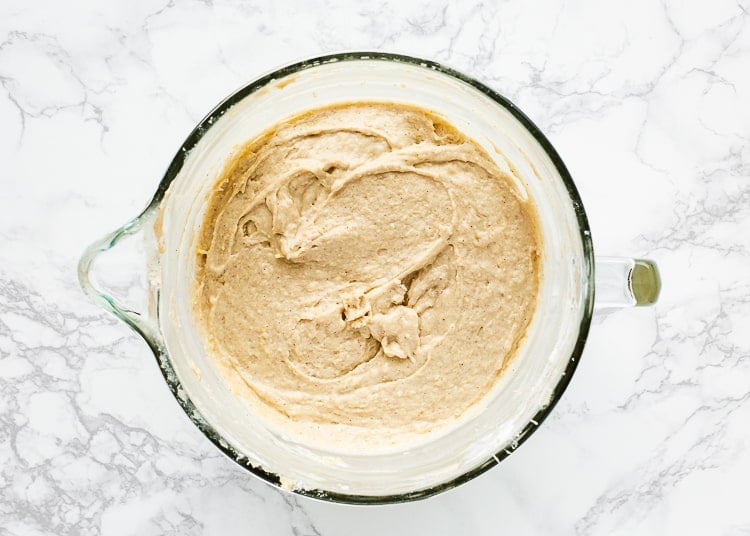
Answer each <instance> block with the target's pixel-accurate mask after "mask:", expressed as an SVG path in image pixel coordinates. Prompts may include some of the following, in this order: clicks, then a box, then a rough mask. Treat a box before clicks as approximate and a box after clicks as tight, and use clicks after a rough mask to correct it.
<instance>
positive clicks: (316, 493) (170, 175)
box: [136, 51, 594, 505]
mask: <svg viewBox="0 0 750 536" xmlns="http://www.w3.org/2000/svg"><path fill="white" fill-rule="evenodd" d="M347 61H384V62H396V63H404V64H408V65H413V66H417V67H421V68H423V69H426V70H427V71H435V72H439V73H442V74H445V75H447V76H450V77H452V78H454V79H457V80H459V81H461V82H463V83H465V84H468V85H470V86H472V87H473V88H474V89H476V90H478V91H480V92H481V93H483V94H484V95H485V96H487V97H489V98H490V99H492V100H493V101H495V102H496V103H497V104H498V105H500V106H502V107H503V108H505V109H506V110H507V111H508V112H510V113H511V114H512V115H513V117H514V118H515V119H517V120H518V121H519V122H520V123H521V124H522V125H523V126H524V128H526V130H528V131H529V133H530V134H531V135H532V136H533V137H534V139H536V141H537V142H538V143H539V144H540V145H541V147H542V149H544V151H545V153H547V156H549V158H550V160H551V161H552V163H553V164H554V166H555V168H556V170H557V171H558V173H559V175H560V178H561V179H562V181H563V183H564V185H565V188H566V190H567V192H568V195H569V197H570V202H571V204H572V206H573V210H574V213H575V216H576V219H577V222H578V227H579V234H580V239H581V245H582V249H583V259H582V261H583V265H582V270H583V272H584V273H585V275H586V284H585V285H583V287H582V292H583V300H582V308H583V315H582V318H581V322H580V325H579V330H578V337H577V340H576V343H575V346H574V347H573V351H572V352H571V356H570V358H569V360H568V364H567V365H566V367H565V370H564V371H563V373H562V375H561V376H560V379H559V380H558V382H557V384H556V385H555V387H554V389H553V391H552V396H551V398H550V401H549V403H548V404H547V405H546V406H545V407H544V408H542V409H540V410H539V411H538V412H537V413H536V414H535V415H534V416H533V417H532V418H531V419H530V420H529V422H528V423H527V424H526V425H525V426H524V427H523V429H522V430H521V432H520V433H519V434H518V436H517V438H516V440H514V442H513V443H512V444H511V445H508V446H506V447H504V448H503V449H502V450H500V451H499V452H497V453H495V454H494V455H492V456H490V457H489V458H488V459H487V460H486V461H484V462H483V463H481V464H479V465H478V466H476V467H474V468H473V469H470V470H469V471H466V472H464V473H462V474H461V475H459V476H457V477H455V478H453V479H451V480H449V481H446V482H442V483H440V484H436V485H433V486H430V487H427V488H423V489H419V490H415V491H411V492H406V493H397V494H389V495H359V494H347V493H340V492H332V491H328V490H321V489H305V488H300V489H297V488H289V487H287V486H285V485H284V484H283V483H282V481H281V478H280V477H279V475H277V474H275V473H272V472H270V471H267V470H266V469H264V468H263V467H261V466H258V465H254V464H252V463H251V462H250V461H249V460H248V459H247V457H246V456H245V455H243V454H242V453H240V452H239V451H237V450H236V449H235V448H234V447H233V446H232V445H230V444H229V443H228V442H227V441H226V440H225V439H224V438H223V437H222V436H221V434H220V433H219V432H217V431H216V429H214V427H213V426H211V424H210V423H209V422H208V421H207V420H206V419H204V418H203V416H202V415H201V413H200V411H199V410H198V408H197V407H196V406H195V405H194V403H193V402H192V401H191V400H190V398H189V396H187V393H186V392H185V391H184V389H183V388H182V384H181V383H180V381H179V379H178V377H177V374H176V373H175V371H174V368H173V367H172V364H171V362H170V360H169V356H168V353H167V351H166V348H165V346H164V345H163V343H161V341H156V340H152V338H151V337H148V336H146V334H144V333H141V335H143V336H144V338H145V339H146V342H147V343H148V344H149V346H150V348H151V350H152V351H153V353H154V356H155V357H156V360H157V362H158V364H159V368H160V370H161V372H162V375H163V376H164V379H165V381H166V383H167V384H168V386H169V389H170V391H171V392H172V394H173V395H174V397H175V399H176V400H177V402H178V403H179V405H180V407H181V408H182V409H183V411H184V412H185V414H186V415H187V416H188V418H189V419H190V420H191V421H192V422H193V424H194V425H195V426H196V427H197V428H198V429H199V430H200V431H201V432H202V433H203V435H205V436H206V437H207V438H208V439H209V441H211V443H213V444H214V445H215V446H216V447H217V448H218V449H219V450H220V451H221V452H223V453H224V454H225V455H226V456H227V457H229V458H230V459H231V460H233V461H234V462H235V463H237V464H238V465H240V466H241V467H243V468H244V469H246V470H247V471H250V472H251V473H252V474H254V475H255V476H257V477H258V478H260V479H261V480H263V481H265V482H267V483H268V484H270V485H272V486H274V487H275V488H277V489H281V490H282V491H287V492H292V493H295V494H298V495H302V496H305V497H310V498H313V499H318V500H321V501H326V502H334V503H344V504H360V505H368V504H369V505H378V504H393V503H403V502H410V501H415V500H418V499H424V498H427V497H431V496H433V495H436V494H438V493H441V492H444V491H447V490H450V489H453V488H455V487H457V486H459V485H461V484H464V483H466V482H468V481H469V480H472V479H473V478H475V477H477V476H479V475H481V474H482V473H484V472H485V471H487V470H488V469H490V468H492V467H494V466H495V465H497V464H499V463H500V462H501V461H502V460H504V459H505V458H507V457H508V456H510V455H511V454H512V453H513V452H515V450H516V449H517V448H518V447H519V446H520V445H521V444H523V442H524V441H526V439H528V438H529V436H531V435H532V434H533V433H534V431H535V430H536V429H537V428H538V427H539V426H540V425H541V424H542V422H543V421H544V420H545V419H546V418H547V416H548V415H549V414H550V412H551V411H552V409H553V408H554V407H555V405H556V404H557V402H558V401H559V400H560V398H561V397H562V395H563V393H564V392H565V390H566V388H567V387H568V385H569V383H570V381H571V379H572V377H573V373H574V372H575V370H576V368H577V366H578V362H579V360H580V356H581V354H582V352H583V348H584V345H585V343H586V338H587V336H588V332H589V328H590V325H591V318H592V314H593V306H594V249H593V243H592V240H591V231H590V228H589V223H588V218H587V217H586V212H585V210H584V208H583V203H582V201H581V197H580V195H579V193H578V190H577V188H576V186H575V184H574V182H573V178H572V177H571V175H570V173H569V172H568V170H567V168H566V167H565V164H564V163H563V161H562V159H561V158H560V156H559V154H558V153H557V151H556V150H555V149H554V147H553V146H552V144H551V143H550V141H549V140H548V139H547V138H546V136H545V135H544V134H543V133H542V131H541V130H540V129H539V128H538V127H537V126H536V125H535V124H534V123H533V122H532V121H531V119H529V118H528V117H527V116H526V114H524V113H523V112H522V111H521V110H520V109H519V108H518V107H517V106H516V105H515V104H514V103H513V102H511V101H510V100H509V99H508V98H506V97H504V96H503V95H501V94H500V93H498V92H497V91H495V90H493V89H492V88H490V87H488V86H487V85H485V84H484V83H482V82H480V81H478V80H477V79H475V78H473V77H471V76H468V75H466V74H463V73H461V72H459V71H457V70H455V69H453V68H451V67H448V66H445V65H443V64H441V63H438V62H435V61H432V60H427V59H422V58H418V57H414V56H408V55H404V54H394V53H388V52H372V51H349V52H338V53H332V54H325V55H321V56H315V57H312V58H309V59H304V60H301V61H297V62H295V63H290V64H287V65H284V66H282V67H280V68H278V69H275V70H273V71H271V72H269V73H268V74H265V75H263V76H261V77H259V78H256V79H255V80H253V81H251V82H249V83H247V84H245V85H244V86H242V87H240V88H239V89H238V90H236V91H234V92H233V93H232V94H230V95H229V96H228V97H226V98H225V99H224V100H222V101H221V102H220V103H219V104H218V105H216V106H215V107H214V108H213V109H212V110H211V111H210V112H209V113H208V114H207V115H206V116H205V117H204V118H203V119H202V120H201V121H200V122H199V123H198V124H197V126H196V127H195V128H194V129H193V130H192V131H191V132H190V134H189V135H188V136H187V138H186V139H185V141H184V142H183V143H182V144H181V146H180V148H179V149H178V150H177V153H176V154H175V156H174V157H173V158H172V161H171V162H170V164H169V166H168V168H167V170H166V172H165V173H164V176H163V178H162V180H161V182H160V183H159V186H158V188H157V190H156V193H155V194H154V196H153V198H152V199H151V201H150V202H149V204H148V206H147V207H146V208H145V210H144V211H143V212H142V213H141V215H139V216H138V217H137V218H136V220H141V219H143V218H145V217H147V215H149V214H154V213H156V212H157V211H158V208H159V205H160V203H161V201H162V199H163V198H164V196H165V193H166V191H167V189H168V188H169V186H170V184H171V183H172V181H173V180H174V179H175V178H176V177H177V175H178V174H179V172H180V170H181V169H182V167H183V165H184V163H185V160H186V159H187V156H188V154H189V153H190V151H191V150H192V149H193V148H194V147H195V146H196V145H197V144H198V142H199V141H200V140H201V138H202V137H203V136H204V135H205V134H206V132H208V130H209V129H210V128H211V127H212V125H213V124H214V123H215V122H216V120H217V119H219V118H220V117H221V116H223V115H224V114H225V113H226V112H227V111H228V110H229V109H230V108H231V107H232V106H234V105H235V104H237V103H238V102H240V101H241V100H243V99H244V98H245V97H247V96H249V95H251V94H253V93H255V92H257V91H259V90H261V89H262V88H264V87H266V86H267V85H269V84H271V83H273V82H274V81H277V80H279V79H281V78H284V77H286V76H289V75H292V74H295V73H298V72H301V71H305V70H307V69H311V68H314V67H318V66H320V65H326V64H331V63H337V62H347ZM157 300H158V294H157ZM157 310H158V306H157Z"/></svg>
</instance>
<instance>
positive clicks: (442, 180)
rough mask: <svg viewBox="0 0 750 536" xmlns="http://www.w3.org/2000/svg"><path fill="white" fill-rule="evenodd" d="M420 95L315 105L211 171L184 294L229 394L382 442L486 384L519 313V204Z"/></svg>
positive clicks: (531, 249)
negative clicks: (215, 174) (193, 272)
mask: <svg viewBox="0 0 750 536" xmlns="http://www.w3.org/2000/svg"><path fill="white" fill-rule="evenodd" d="M525 199H526V196H525V195H524V193H523V192H519V191H518V186H517V184H516V182H514V181H513V179H512V178H511V177H509V176H508V175H506V174H505V173H503V172H502V171H500V169H498V167H497V166H496V164H495V163H494V162H493V161H492V159H491V158H489V157H488V155H487V154H486V153H485V151H484V150H483V149H481V148H480V147H479V145H478V144H476V143H475V142H473V141H472V140H470V139H468V138H467V137H465V136H464V135H463V134H461V133H460V132H459V131H457V130H456V129H455V128H454V127H453V126H451V125H449V124H448V123H446V122H445V121H444V120H442V119H441V118H439V117H438V116H437V115H435V114H433V113H431V112H428V111H426V110H423V109H420V108H415V107H411V106H407V105H401V104H396V103H380V102H363V103H350V104H342V105H335V106H329V107H324V108H318V109H314V110H311V111H308V112H306V113H304V114H302V115H299V116H296V117H293V118H291V119H289V120H287V121H284V122H282V123H280V124H278V125H276V126H275V127H274V128H273V129H271V130H270V131H268V132H266V133H265V134H264V135H262V136H260V137H259V138H257V139H255V140H252V141H251V142H249V143H247V144H246V145H245V146H244V147H242V148H241V149H239V151H238V152H237V153H236V155H235V156H234V157H233V158H232V159H231V160H230V162H229V163H228V164H227V166H226V168H225V169H224V171H223V173H222V175H221V176H220V177H219V179H218V181H217V183H216V184H215V186H214V188H213V190H212V192H211V195H210V199H209V206H208V209H207V212H206V214H205V219H204V221H203V224H202V227H201V231H200V236H199V241H198V242H199V245H198V252H197V253H198V257H197V283H196V285H195V288H194V305H195V311H196V314H197V317H198V319H199V322H200V324H201V326H202V328H203V330H204V333H205V336H206V339H207V345H208V348H209V350H210V352H211V353H212V354H213V356H214V357H215V359H216V360H218V361H219V363H220V365H221V366H222V369H223V370H224V371H225V373H226V375H227V377H228V379H229V380H230V381H231V382H232V384H233V385H234V386H235V391H236V392H237V393H238V394H241V395H243V396H246V397H247V398H248V399H249V400H251V401H253V404H254V406H255V407H256V408H258V409H260V410H262V411H263V412H265V413H266V414H269V415H272V416H273V418H274V419H275V422H276V424H278V425H280V426H282V427H284V428H285V430H286V431H287V432H289V433H290V434H292V435H294V434H295V433H298V432H299V433H302V432H301V431H302V430H306V431H307V432H308V433H307V438H308V440H311V441H312V442H316V438H315V437H312V438H311V436H310V433H309V432H310V431H313V434H312V435H313V436H314V431H316V430H317V431H318V432H320V433H323V432H325V434H326V435H327V436H328V437H326V438H323V437H322V436H321V437H319V439H320V440H321V442H323V443H325V442H327V440H329V439H330V437H331V436H330V434H334V435H336V442H342V443H346V441H347V434H348V435H349V436H350V439H351V440H352V441H354V440H355V438H356V440H358V441H359V440H363V439H364V441H365V442H368V441H370V442H377V443H385V444H398V443H399V441H400V438H403V437H407V436H413V435H414V434H417V435H419V434H424V433H427V432H432V431H435V430H439V429H441V428H442V427H444V426H446V425H448V424H450V423H452V422H455V421H456V419H459V418H460V417H461V416H462V415H463V414H465V413H466V412H467V410H469V408H471V407H472V405H474V404H475V403H476V402H477V401H479V400H480V399H481V398H482V397H483V396H485V395H486V394H487V393H488V392H489V391H490V390H491V388H492V387H493V385H494V384H495V382H496V380H497V379H498V377H499V376H500V374H501V373H502V371H503V369H504V367H506V365H507V364H508V362H509V361H510V360H511V358H512V356H513V354H514V352H515V350H516V348H517V346H518V344H519V342H520V340H521V338H522V337H523V335H524V332H525V329H526V327H527V325H528V323H529V320H530V319H531V317H532V315H533V312H534V308H535V303H536V296H537V290H538V283H539V274H538V265H539V262H538V255H539V253H538V252H539V250H540V244H539V238H538V235H537V230H536V229H537V227H536V223H535V221H536V220H535V215H534V209H533V207H532V206H531V204H530V202H529V201H526V200H525Z"/></svg>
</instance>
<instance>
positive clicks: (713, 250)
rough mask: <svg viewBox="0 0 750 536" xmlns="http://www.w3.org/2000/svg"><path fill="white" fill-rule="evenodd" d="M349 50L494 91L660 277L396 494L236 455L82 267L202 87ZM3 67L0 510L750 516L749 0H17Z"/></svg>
mask: <svg viewBox="0 0 750 536" xmlns="http://www.w3.org/2000/svg"><path fill="white" fill-rule="evenodd" d="M341 49H379V50H387V51H393V52H403V53H407V54H412V55H418V56H424V57H427V58H432V59H436V60H438V61H443V62H446V63H448V64H449V65H451V66H454V67H456V68H458V69H460V70H463V71H465V72H467V73H469V74H472V75H474V76H476V77H478V78H479V79H480V80H482V81H484V82H486V83H487V84H489V85H490V86H492V87H494V88H496V89H497V90H499V91H500V92H501V93H503V94H505V95H506V96H508V97H510V98H511V99H512V100H513V101H514V102H515V103H516V104H517V105H519V106H520V107H521V109H523V110H524V111H525V112H526V113H527V114H528V115H529V116H530V117H531V118H532V119H533V120H534V121H535V122H536V123H537V124H538V125H539V126H540V127H541V128H542V130H543V131H544V132H545V133H546V134H547V135H548V136H549V137H550V139H551V141H552V142H553V143H554V145H555V146H556V147H557V149H558V150H559V152H560V153H561V155H562V157H563V159H564V160H565V162H566V163H567V165H568V167H569V169H570V171H571V173H572V175H573V177H574V178H575V180H576V182H577V184H578V187H579V190H580V193H581V196H582V198H583V200H584V203H585V206H586V208H587V211H588V215H589V218H590V221H591V227H592V230H593V236H594V241H595V246H596V248H597V252H598V253H599V254H603V255H633V256H645V257H648V258H652V259H655V260H656V261H657V262H658V263H659V266H660V268H661V272H662V278H663V282H664V286H663V291H662V295H661V299H660V301H659V303H658V304H657V305H656V306H655V307H651V308H641V309H623V310H618V311H614V312H609V313H607V314H599V315H597V316H596V318H595V321H594V324H593V326H592V330H591V335H590V338H589V341H588V344H587V346H586V350H585V352H584V356H583V358H582V361H581V364H580V366H579V368H578V371H577V373H576V375H575V377H574V379H573V381H572V383H571V385H570V387H569V388H568V391H567V392H566V394H565V396H564V397H563V399H562V401H561V402H560V404H559V405H558V406H557V408H556V410H555V411H554V413H553V414H552V416H551V417H550V418H549V419H548V420H547V421H546V422H545V423H544V425H543V426H542V427H541V429H540V430H539V431H538V432H537V433H536V434H535V435H534V436H533V437H531V439H530V440H529V441H528V442H526V443H525V444H524V445H523V446H522V447H521V448H520V449H519V450H518V451H517V452H516V453H515V454H513V455H512V456H511V457H510V458H508V459H507V460H505V461H504V462H503V463H502V464H501V465H500V466H498V467H496V468H494V469H492V470H491V471H489V472H488V473H486V474H485V475H483V476H481V477H479V478H477V479H476V480H474V481H472V482H470V483H468V484H466V485H464V486H461V487H460V488H458V489H456V490H453V491H451V492H449V493H446V494H443V495H440V496H437V497H435V498H432V499H428V500H425V501H420V502H417V503H411V504H404V505H398V506H387V507H366V508H363V507H348V506H341V505H333V504H323V503H319V502H314V501H311V500H309V499H304V498H299V497H295V496H290V495H287V494H283V493H280V492H278V491H276V490H275V489H272V488H271V487H269V486H267V485H266V484H264V483H262V482H260V481H259V480H257V479H255V478H254V477H253V476H251V475H249V474H247V473H245V472H244V471H243V470H241V469H240V468H239V467H237V466H236V465H235V464H234V463H233V462H231V461H230V460H229V459H227V458H225V457H224V456H223V455H222V454H221V453H219V452H218V451H217V450H216V449H215V448H214V447H213V445H211V444H210V443H209V442H208V441H207V440H206V439H205V438H204V437H203V435H202V434H201V433H200V432H199V431H198V430H197V429H195V428H194V427H193V425H192V424H191V423H190V421H189V420H188V419H187V417H186V416H185V415H184V414H183V413H182V410H181V409H180V408H179V406H178V405H177V404H176V403H175V401H174V399H173V398H172V395H171V394H170V392H169V390H168V389H167V387H166V385H165V384H164V381H163V380H162V378H161V375H160V374H159V371H158V368H157V366H156V363H155V361H154V359H153V357H152V355H151V353H150V351H149V349H148V348H147V346H146V344H144V342H143V341H142V340H141V339H140V338H139V337H137V336H136V335H135V334H134V333H133V332H131V331H130V330H129V329H128V328H127V327H126V326H125V325H124V324H122V323H120V322H118V321H117V320H116V319H115V318H113V317H112V316H111V315H109V314H107V313H105V312H104V311H102V310H101V309H99V308H98V307H96V306H95V305H93V304H92V303H91V302H90V301H89V300H88V299H87V298H86V297H85V296H84V295H83V293H82V292H81V290H80V288H79V286H78V283H77V279H76V269H75V266H76V262H77V260H78V257H79V256H80V254H81V252H82V251H83V249H84V247H85V246H86V245H88V244H89V243H90V242H92V241H93V240H94V239H96V238H98V237H100V236H101V235H102V234H103V233H104V232H106V231H110V230H112V229H114V228H116V227H118V226H119V225H121V224H122V223H124V222H125V221H127V220H128V219H130V218H131V217H132V216H134V215H135V214H136V213H137V212H138V211H139V210H140V209H141V208H142V207H143V205H144V203H145V202H146V201H148V199H149V198H150V196H151V195H152V193H153V190H154V189H155V186H156V184H157V183H158V181H159V179H160V177H161V176H162V174H163V172H164V170H165V168H166V166H167V164H168V163H169V161H170V160H171V158H172V156H173V154H174V152H175V150H176V149H177V148H178V146H179V144H180V143H181V141H182V139H183V138H184V137H185V135H186V134H187V133H188V132H189V131H190V130H191V128H192V127H193V126H194V124H195V123H196V122H197V121H198V120H199V119H200V118H201V117H202V116H203V115H204V114H205V113H206V112H207V111H208V110H209V109H210V108H212V107H213V105H214V104H215V103H217V102H218V101H219V100H221V99H222V98H223V97H224V96H225V95H227V94H228V93H230V92H231V91H233V90H234V89H235V88H236V87H238V86H239V85H241V84H243V83H245V82H247V81H249V80H251V79H253V78H254V77H256V76H258V75H259V74H261V73H264V72H265V71H267V70H269V69H271V68H274V67H276V66H278V65H279V64H282V63H287V62H289V61H292V60H295V59H299V58H301V57H304V56H311V55H316V54H320V53H324V52H327V51H335V50H341ZM0 84H1V87H0V162H1V163H2V171H0V181H1V182H0V187H1V190H0V252H2V253H0V497H1V499H0V534H2V535H5V534H8V535H25V534H34V535H37V534H45V535H46V534H49V535H57V536H60V535H69V534H70V535H73V534H75V535H88V534H104V535H108V536H115V535H126V534H138V535H151V534H175V535H196V534H222V535H234V534H263V535H271V536H277V535H278V536H281V535H297V536H301V535H324V536H344V535H350V534H358V535H365V536H366V535H376V534H377V535H379V534H393V535H411V534H431V535H441V534H446V535H447V534H498V533H503V534H602V535H609V534H629V535H630V534H659V535H664V534H676V535H685V534H701V535H704V534H726V535H740V534H750V507H748V505H749V504H750V426H749V425H748V423H750V144H749V142H750V2H748V1H747V0H716V1H712V2H707V1H700V2H674V1H667V0H665V1H653V0H649V1H635V2H620V3H613V2H593V1H592V2H565V1H564V0H551V1H546V2H542V1H523V0H509V1H506V2H486V3H482V4H476V3H474V2H448V1H447V0H443V1H435V2H423V1H419V2H416V1H411V0H395V1H378V2H368V3H358V4H355V3H354V2H351V3H346V2H336V1H321V2H317V1H314V2H290V1H280V2H273V1H271V0H255V1H251V2H228V1H225V0H204V1H197V0H196V1H184V2H183V1H175V0H169V1H168V2H167V1H164V0H139V1H137V2H111V3H103V2H54V1H51V0H46V1H40V2H35V3H31V2H24V1H22V0H10V1H8V0H6V1H4V2H3V3H2V4H1V5H0Z"/></svg>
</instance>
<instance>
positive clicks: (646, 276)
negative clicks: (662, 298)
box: [595, 257, 661, 309]
mask: <svg viewBox="0 0 750 536" xmlns="http://www.w3.org/2000/svg"><path fill="white" fill-rule="evenodd" d="M595 288H596V300H595V305H596V308H597V309H605V308H619V307H629V306H632V305H637V306H643V305H652V304H654V303H656V300H657V299H658V298H659V292H660V291H661V278H660V277H659V270H658V269H657V267H656V264H655V263H654V262H653V261H650V260H646V259H631V258H629V257H597V259H596V287H595Z"/></svg>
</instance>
